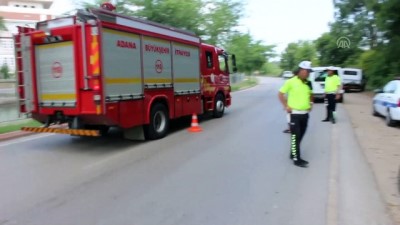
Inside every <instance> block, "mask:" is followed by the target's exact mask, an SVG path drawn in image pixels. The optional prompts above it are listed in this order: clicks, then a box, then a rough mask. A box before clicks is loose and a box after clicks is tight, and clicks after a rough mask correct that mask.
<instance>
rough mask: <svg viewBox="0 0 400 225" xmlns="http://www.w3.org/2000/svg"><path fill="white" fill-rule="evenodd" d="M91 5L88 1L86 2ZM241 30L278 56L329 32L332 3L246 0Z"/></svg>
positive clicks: (61, 8) (59, 4)
mask: <svg viewBox="0 0 400 225" xmlns="http://www.w3.org/2000/svg"><path fill="white" fill-rule="evenodd" d="M74 2H78V1H77V0H54V4H53V7H52V8H53V10H55V11H57V12H60V13H62V12H66V11H69V10H73V9H74ZM89 2H90V1H89ZM243 2H244V3H245V12H244V18H243V19H242V20H241V22H240V24H241V26H240V30H241V31H243V32H249V33H250V34H251V35H252V37H253V38H254V39H255V40H260V41H262V42H263V43H264V44H267V45H276V46H277V47H276V48H275V50H276V52H277V53H278V54H279V53H281V52H282V51H284V49H285V48H286V46H287V45H288V44H289V43H291V42H297V41H299V40H315V39H317V38H318V37H320V36H321V34H323V33H325V32H328V31H329V27H328V23H329V22H332V21H333V13H334V8H333V1H332V0H301V1H300V0H245V1H243Z"/></svg>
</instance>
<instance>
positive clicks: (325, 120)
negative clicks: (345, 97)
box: [321, 119, 329, 122]
mask: <svg viewBox="0 0 400 225" xmlns="http://www.w3.org/2000/svg"><path fill="white" fill-rule="evenodd" d="M321 122H329V119H324V120H322V121H321Z"/></svg>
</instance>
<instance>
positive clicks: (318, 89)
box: [308, 67, 344, 102]
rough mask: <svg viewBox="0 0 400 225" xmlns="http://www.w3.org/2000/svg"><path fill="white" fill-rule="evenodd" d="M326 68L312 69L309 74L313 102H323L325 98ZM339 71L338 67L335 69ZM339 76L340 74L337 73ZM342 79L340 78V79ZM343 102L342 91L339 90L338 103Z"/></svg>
mask: <svg viewBox="0 0 400 225" xmlns="http://www.w3.org/2000/svg"><path fill="white" fill-rule="evenodd" d="M326 68H327V67H314V68H313V72H311V73H310V76H309V78H308V79H309V80H310V81H311V84H312V88H313V90H312V92H313V97H314V100H315V101H318V100H323V99H324V96H325V78H326V76H327V75H328V74H327V72H326V71H325V70H326ZM335 68H336V69H337V70H339V69H340V68H339V67H335ZM338 75H339V76H340V73H339V72H338ZM341 79H342V78H341ZM343 101H344V90H343V89H342V90H340V99H339V100H338V102H343Z"/></svg>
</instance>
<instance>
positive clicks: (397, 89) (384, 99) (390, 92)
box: [372, 78, 400, 126]
mask: <svg viewBox="0 0 400 225" xmlns="http://www.w3.org/2000/svg"><path fill="white" fill-rule="evenodd" d="M375 93H376V95H375V97H374V99H373V103H372V114H373V115H374V116H384V117H385V118H386V125H388V126H395V125H396V124H397V123H398V122H399V121H400V78H397V79H394V80H392V81H389V82H388V83H387V84H386V85H385V86H384V87H383V88H382V89H377V90H375Z"/></svg>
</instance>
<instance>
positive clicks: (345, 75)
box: [339, 68, 367, 92]
mask: <svg viewBox="0 0 400 225" xmlns="http://www.w3.org/2000/svg"><path fill="white" fill-rule="evenodd" d="M339 75H340V77H341V78H342V83H343V89H344V90H345V91H346V92H350V91H352V90H357V91H364V90H365V86H366V84H367V79H366V77H365V75H364V74H363V71H362V70H361V69H357V68H341V69H339Z"/></svg>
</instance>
